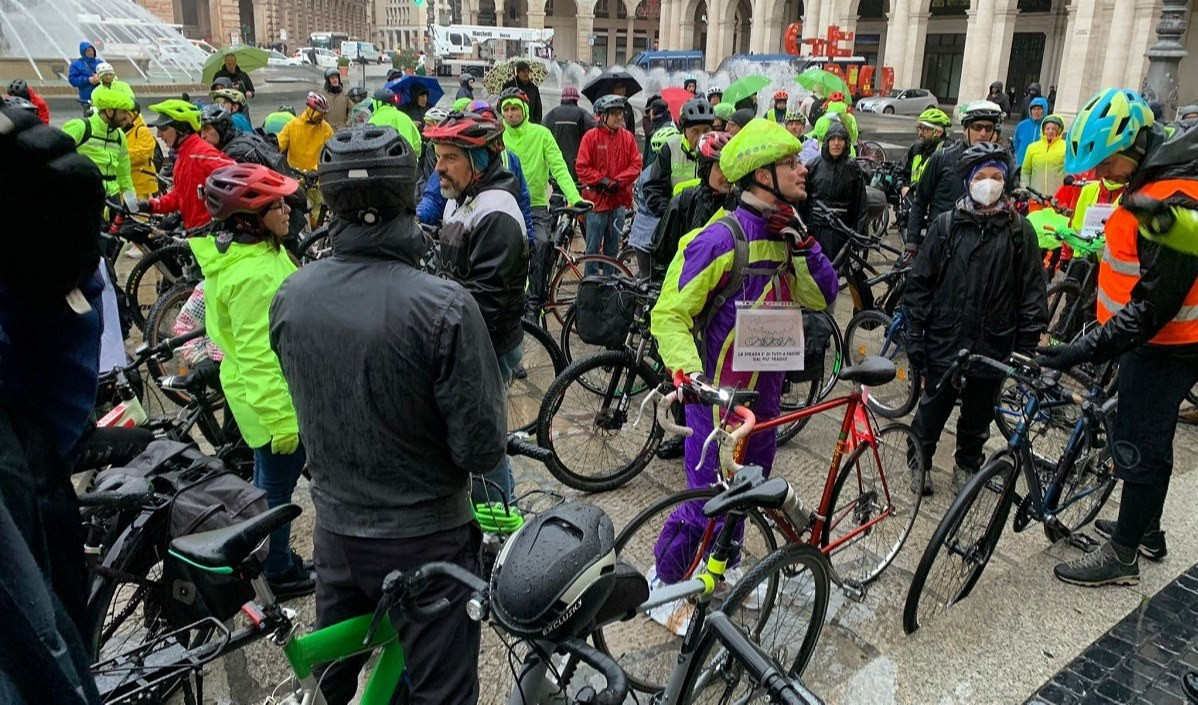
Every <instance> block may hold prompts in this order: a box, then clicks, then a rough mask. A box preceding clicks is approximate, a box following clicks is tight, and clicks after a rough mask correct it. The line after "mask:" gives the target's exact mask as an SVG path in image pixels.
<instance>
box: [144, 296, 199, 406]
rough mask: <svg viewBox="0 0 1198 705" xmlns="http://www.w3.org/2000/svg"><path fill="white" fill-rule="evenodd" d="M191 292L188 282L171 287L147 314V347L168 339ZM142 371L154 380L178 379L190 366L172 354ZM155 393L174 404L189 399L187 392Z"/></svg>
mask: <svg viewBox="0 0 1198 705" xmlns="http://www.w3.org/2000/svg"><path fill="white" fill-rule="evenodd" d="M194 290H195V285H194V284H191V283H190V282H183V283H180V284H178V285H177V286H175V287H172V288H171V289H170V290H169V291H167V292H166V293H165V294H163V295H162V296H159V297H158V300H157V301H155V302H154V305H153V306H152V307H151V308H150V312H149V313H148V314H147V315H146V323H145V341H146V344H148V345H150V346H154V345H157V344H159V343H161V342H162V341H164V340H166V339H168V338H170V337H172V336H173V335H174V333H173V330H172V329H173V327H174V325H175V319H176V318H178V317H179V312H180V311H182V310H183V306H184V304H186V303H187V299H189V298H190V297H191V292H193V291H194ZM146 367H147V368H148V369H149V370H150V377H151V378H153V379H154V380H158V379H160V378H162V377H166V376H168V375H182V374H187V373H188V372H190V371H191V363H189V362H188V361H187V359H186V358H185V357H184V356H183V355H182V353H180V352H179V351H177V350H176V351H175V354H174V355H173V356H172V357H171V359H169V360H165V361H164V360H159V359H158V358H156V357H152V358H150V359H149V360H147V361H146ZM159 390H160V391H161V392H162V393H163V395H164V396H166V398H168V399H170V400H171V401H173V402H175V403H176V404H180V405H184V404H187V402H189V401H191V395H190V394H188V393H187V392H179V391H175V390H172V389H162V388H159Z"/></svg>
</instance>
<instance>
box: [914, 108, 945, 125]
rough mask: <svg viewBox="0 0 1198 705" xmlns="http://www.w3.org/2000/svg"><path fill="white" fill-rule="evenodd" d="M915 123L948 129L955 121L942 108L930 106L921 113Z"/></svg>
mask: <svg viewBox="0 0 1198 705" xmlns="http://www.w3.org/2000/svg"><path fill="white" fill-rule="evenodd" d="M915 124H916V125H921V126H923V127H931V128H937V129H940V130H947V129H948V128H949V127H951V126H952V124H953V121H952V119H951V118H950V117H949V116H948V113H946V112H944V111H943V110H941V109H940V108H928V109H927V110H925V111H923V112H922V113H920V114H919V117H918V118H916V119H915Z"/></svg>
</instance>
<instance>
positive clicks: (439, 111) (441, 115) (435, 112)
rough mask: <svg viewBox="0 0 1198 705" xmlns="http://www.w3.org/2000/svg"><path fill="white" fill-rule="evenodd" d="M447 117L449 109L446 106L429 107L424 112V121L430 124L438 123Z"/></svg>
mask: <svg viewBox="0 0 1198 705" xmlns="http://www.w3.org/2000/svg"><path fill="white" fill-rule="evenodd" d="M447 117H449V111H448V110H446V109H445V108H429V109H428V110H427V111H425V113H424V121H425V122H427V123H428V124H430V125H436V124H438V123H440V122H441V121H442V120H444V119H445V118H447Z"/></svg>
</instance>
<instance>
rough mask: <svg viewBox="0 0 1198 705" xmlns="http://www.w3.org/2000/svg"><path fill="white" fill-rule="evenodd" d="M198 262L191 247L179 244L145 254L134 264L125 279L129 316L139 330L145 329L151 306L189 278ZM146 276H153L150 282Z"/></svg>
mask: <svg viewBox="0 0 1198 705" xmlns="http://www.w3.org/2000/svg"><path fill="white" fill-rule="evenodd" d="M195 263H196V260H195V255H194V254H192V252H191V247H189V246H188V245H187V244H185V243H176V244H173V245H167V246H166V247H163V248H160V249H157V250H154V251H153V252H149V253H146V254H145V255H142V258H141V259H140V260H138V262H137V264H135V265H133V269H131V270H129V276H128V277H127V278H126V279H125V297H126V299H127V300H128V303H129V316H130V318H131V319H132V321H133V323H134V325H136V326H137V327H138V329H140V330H145V325H146V315H147V314H148V313H149V311H150V307H151V306H153V305H154V302H155V301H157V300H158V297H159V296H160V295H162V294H163V293H165V292H166V291H167V290H169V289H170V288H172V287H174V286H175V285H176V284H178V283H179V282H180V281H181V280H182V279H183V278H184V277H187V275H188V270H189V269H191V268H192V265H195ZM151 269H152V270H154V272H156V273H157V274H158V277H157V278H156V279H155V278H154V277H153V275H151ZM147 275H150V276H151V278H150V280H149V281H147V280H146V277H147ZM187 278H188V279H190V278H191V277H187ZM197 281H198V279H197Z"/></svg>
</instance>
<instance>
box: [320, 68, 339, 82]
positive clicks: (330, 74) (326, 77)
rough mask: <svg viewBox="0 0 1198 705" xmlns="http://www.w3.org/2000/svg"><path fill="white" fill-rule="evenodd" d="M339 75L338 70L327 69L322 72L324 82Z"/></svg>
mask: <svg viewBox="0 0 1198 705" xmlns="http://www.w3.org/2000/svg"><path fill="white" fill-rule="evenodd" d="M340 75H341V71H340V70H338V69H333V68H329V69H325V70H324V80H326V81H327V80H329V79H330V78H332V77H333V76H340Z"/></svg>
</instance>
